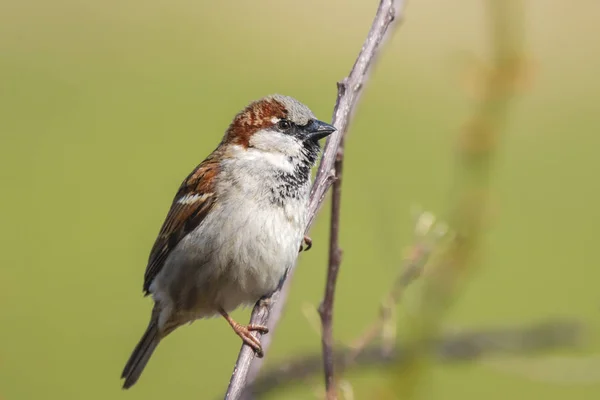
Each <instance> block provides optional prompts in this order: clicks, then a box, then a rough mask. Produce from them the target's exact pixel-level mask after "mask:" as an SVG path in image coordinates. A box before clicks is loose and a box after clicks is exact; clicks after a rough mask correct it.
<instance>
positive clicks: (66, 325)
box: [0, 0, 600, 400]
mask: <svg viewBox="0 0 600 400" xmlns="http://www.w3.org/2000/svg"><path fill="white" fill-rule="evenodd" d="M377 3H378V2H377V1H376V0H368V1H366V0H329V1H326V2H323V1H317V0H305V1H302V2H297V1H295V2H292V1H274V0H262V1H252V2H213V1H211V2H208V1H187V0H170V1H167V0H144V1H142V0H119V1H116V0H106V1H102V2H100V1H90V0H54V1H51V2H49V1H44V0H24V1H10V0H4V1H2V2H0V174H1V180H0V182H1V183H2V185H3V189H2V195H1V197H0V224H1V226H2V229H0V242H1V243H2V245H1V246H2V251H1V252H0V399H2V400H17V399H42V398H45V399H90V400H92V399H107V398H111V399H116V398H123V399H125V398H127V399H131V400H133V399H152V398H164V397H165V396H168V398H180V399H188V398H189V399H191V398H196V399H198V398H200V399H205V398H206V399H213V398H219V396H221V395H222V393H223V392H224V389H225V388H226V385H227V383H228V380H229V377H230V374H231V371H232V367H233V364H234V361H235V358H236V356H237V352H238V350H239V347H240V341H239V339H238V338H237V337H236V336H235V335H234V334H233V333H232V332H231V330H230V328H229V326H228V325H227V324H226V323H225V322H224V321H223V320H221V319H212V320H207V321H198V322H196V323H194V324H192V325H191V326H186V327H184V328H182V329H179V330H178V331H177V332H175V333H174V334H173V335H171V336H170V337H169V338H168V339H167V340H165V341H164V342H163V343H162V344H161V345H160V347H159V348H158V350H157V352H156V353H155V355H154V356H153V358H152V360H151V361H150V363H149V365H148V367H147V369H146V370H145V372H144V374H143V376H142V378H141V380H140V382H139V383H138V384H137V385H136V386H135V387H134V388H133V389H132V390H130V391H128V392H124V391H122V390H121V382H120V381H119V375H120V372H121V370H122V367H123V365H124V363H125V361H126V360H127V358H128V356H129V354H130V352H131V350H132V349H133V347H134V345H135V344H136V342H137V340H138V339H139V337H140V335H141V334H142V332H143V330H144V328H145V326H146V323H147V318H148V316H149V313H150V309H151V301H150V299H148V298H143V296H142V292H141V286H142V278H143V273H144V269H145V266H146V261H147V256H148V253H149V250H150V247H151V246H152V243H153V241H154V238H155V236H156V234H157V232H158V229H159V228H160V225H161V223H162V221H163V219H164V216H165V214H166V212H167V210H168V207H169V204H170V201H171V199H172V197H173V195H174V193H175V191H176V189H177V188H178V186H179V184H180V182H181V180H182V179H183V178H184V177H185V176H186V174H187V173H188V172H189V171H190V170H191V169H192V168H193V167H195V165H196V164H197V163H199V162H200V161H201V160H202V159H203V158H204V157H205V156H206V155H207V154H208V153H209V152H210V151H212V150H213V149H214V147H215V146H216V145H217V143H218V142H219V140H220V139H221V136H222V134H223V132H224V130H225V129H226V127H227V125H228V124H229V122H230V120H231V118H232V117H233V116H234V115H235V113H237V112H238V111H239V110H240V109H242V108H243V107H244V106H245V105H246V104H247V103H248V102H250V101H252V100H254V99H257V98H259V97H262V96H264V95H267V94H270V93H276V92H277V93H284V94H287V95H291V96H294V97H297V98H298V99H300V100H301V101H303V102H305V103H306V104H308V105H309V106H310V107H311V108H312V110H313V111H314V112H315V114H316V115H317V116H318V117H319V118H321V119H324V120H329V119H330V117H331V112H332V109H333V106H334V103H335V97H336V86H335V82H336V81H338V80H340V79H342V78H343V77H344V76H346V74H347V73H348V71H349V70H350V67H351V66H352V64H353V62H354V59H355V57H356V55H357V53H358V51H359V50H360V47H361V45H362V42H363V40H364V37H365V35H366V33H367V31H368V29H369V26H370V23H371V20H372V17H373V15H374V12H375V10H376V7H377ZM525 4H526V7H525V11H526V13H525V49H526V53H525V57H526V60H527V65H528V72H529V73H528V75H527V76H528V79H527V82H525V84H524V85H523V87H522V90H521V91H520V92H519V93H518V95H517V97H516V98H515V99H514V101H513V103H511V111H510V115H509V118H508V124H507V127H506V131H505V135H504V136H503V139H502V142H501V145H500V147H499V149H498V154H497V157H496V159H495V164H494V170H493V176H492V189H491V199H490V203H491V206H492V211H493V213H492V214H493V219H492V225H491V230H490V231H489V234H488V235H486V238H485V242H484V244H483V249H484V253H483V257H482V259H481V262H480V265H479V267H478V268H477V270H476V271H477V272H476V273H475V274H474V275H473V276H472V279H471V280H470V281H469V284H468V285H467V286H466V287H464V288H463V289H462V292H461V295H460V297H459V299H458V300H457V302H456V304H454V306H453V308H452V309H451V310H450V312H449V314H448V315H447V318H446V320H445V324H446V326H448V328H449V329H458V328H460V329H468V328H476V327H486V326H503V325H518V324H528V323H531V322H535V321H538V320H543V319H545V318H550V317H554V316H570V317H573V318H576V319H579V320H581V321H583V322H584V323H585V325H586V329H587V332H588V333H589V338H588V342H587V344H586V346H585V348H583V349H580V350H578V351H576V352H575V354H571V355H572V356H577V357H578V358H581V359H583V360H589V359H597V358H594V357H596V356H595V354H596V352H597V351H598V350H600V340H598V339H597V337H598V328H600V296H599V294H598V288H597V282H598V281H599V279H600V269H598V265H599V262H600V256H599V255H598V252H596V251H595V248H594V247H595V246H597V243H596V239H597V231H594V229H596V228H597V227H598V225H599V222H600V208H599V207H598V204H600V179H599V178H598V174H599V173H600V158H599V157H598V146H599V145H600V136H599V133H600V113H599V112H598V107H599V104H600V80H599V79H598V71H600V42H599V41H598V37H600V27H599V25H598V19H599V18H600V3H599V2H597V1H595V0H578V1H576V2H565V1H558V0H530V1H525ZM484 6H485V2H483V1H476V0H465V1H461V2H458V3H457V2H447V1H442V0H421V1H411V2H409V4H408V8H407V10H406V17H405V20H404V22H403V24H402V26H401V27H399V29H398V31H397V32H396V34H395V36H394V37H393V38H392V40H391V41H390V42H389V43H388V45H387V47H386V49H385V52H384V54H383V55H382V56H381V57H379V59H378V64H377V65H376V68H375V72H374V74H373V75H372V77H371V80H370V81H369V83H368V85H367V87H366V90H365V92H364V96H363V98H362V101H361V103H360V106H359V108H358V112H357V113H356V118H355V120H354V122H353V124H352V126H351V131H350V135H349V138H348V141H347V153H346V167H345V177H344V189H343V202H342V203H343V206H342V207H343V210H342V233H341V245H342V247H343V248H344V261H343V266H342V270H341V273H340V278H339V284H338V292H337V298H336V314H335V325H334V334H335V337H336V338H337V339H338V340H340V341H341V342H343V343H348V342H350V341H351V340H353V339H354V338H355V337H356V336H357V335H358V334H360V332H362V330H363V328H364V327H365V326H366V325H368V324H369V323H370V321H372V319H373V318H374V317H375V316H376V315H377V313H378V307H379V304H380V301H381V298H382V296H384V294H385V293H386V292H387V290H388V289H389V286H390V282H391V280H392V279H393V278H394V277H395V276H396V275H397V272H398V268H399V266H400V262H401V258H402V256H403V249H404V246H405V245H406V244H408V243H409V242H410V240H411V229H412V224H413V222H412V220H411V215H410V209H411V206H413V205H414V204H419V205H421V206H422V207H424V208H425V209H427V210H431V211H433V212H434V213H441V212H443V211H445V210H446V209H447V202H448V190H449V188H450V185H451V184H452V173H453V163H454V156H455V153H454V150H455V142H456V137H457V134H458V132H459V130H460V128H461V126H462V125H463V124H464V123H465V121H466V120H467V119H468V118H469V115H470V114H471V113H472V112H473V107H474V100H473V97H472V93H471V92H472V91H471V89H470V88H472V85H471V83H470V82H472V79H471V78H472V77H473V76H476V75H477V71H481V70H482V68H484V67H482V65H485V63H486V57H487V56H488V55H489V37H490V32H489V28H490V27H489V23H488V19H486V14H485V9H484ZM465 77H466V78H465ZM327 217H328V211H327V210H326V209H324V212H322V213H321V215H320V217H319V218H318V221H317V223H316V225H315V227H314V229H313V231H312V234H311V236H312V238H313V241H314V246H313V249H312V250H311V251H310V252H308V253H305V254H302V255H301V257H300V262H299V266H298V269H297V272H296V274H295V276H294V283H293V288H292V292H291V297H290V299H289V303H288V304H287V307H286V312H285V315H284V317H283V320H282V322H281V325H280V326H279V328H278V329H277V331H276V332H275V334H274V342H273V346H272V347H271V349H270V351H269V354H268V357H267V361H266V362H267V366H273V365H276V364H277V363H278V362H281V361H284V360H289V359H290V358H293V357H294V356H297V355H302V354H307V353H312V352H318V351H320V338H319V333H318V332H317V331H316V330H315V329H314V327H313V325H312V322H311V320H310V318H311V317H309V318H308V319H307V317H306V312H305V311H303V310H306V309H310V308H311V307H313V308H314V307H316V306H318V303H319V301H320V299H321V298H322V294H323V287H324V280H325V268H326V262H327V253H326V251H327V238H328V236H327V234H328V232H327V228H328V221H327ZM403 305H404V307H405V308H407V309H410V307H411V299H410V296H409V297H408V298H407V299H406V303H405V304H403ZM248 315H249V310H240V311H237V312H236V313H235V315H234V316H235V317H237V318H238V319H240V320H242V321H243V320H246V319H247V318H248ZM515 362H516V363H517V364H518V365H519V366H520V368H516V369H512V368H498V367H497V365H496V364H494V363H486V362H478V363H470V364H445V365H441V364H440V365H436V366H435V367H434V369H433V371H432V373H431V374H430V376H429V381H428V383H427V385H426V388H425V390H424V391H423V395H424V396H426V397H428V398H434V399H438V398H462V399H469V398H481V397H483V396H485V398H489V399H501V398H502V399H504V398H507V397H511V398H516V399H521V398H523V399H529V398H545V399H563V398H569V399H597V398H600V377H598V376H596V377H597V378H599V379H577V378H578V376H574V377H573V379H561V380H557V381H555V380H553V379H546V378H547V376H546V375H544V373H543V372H544V370H543V369H542V370H541V372H540V371H538V370H537V369H536V367H535V365H537V364H531V363H529V360H520V359H518V360H515ZM543 365H544V364H543ZM556 368H558V370H557V369H556ZM561 368H563V369H562V370H561ZM589 369H590V370H591V371H592V372H593V371H599V370H600V363H598V364H592V365H591V366H590V367H589ZM523 370H525V371H526V372H527V373H521V372H522V371H523ZM575 370H576V369H573V368H567V367H565V364H562V363H560V362H559V363H558V365H555V369H554V370H552V371H551V372H552V373H551V374H550V375H551V376H555V375H557V374H558V375H559V376H561V377H569V376H570V375H569V374H574V371H575ZM520 371H521V372H520ZM538 372H539V373H538ZM588 372H589V371H588ZM346 377H347V378H348V379H349V381H350V382H351V384H352V388H353V391H354V395H355V398H357V399H367V398H370V396H371V395H370V394H371V393H373V390H375V388H377V387H378V386H379V385H381V384H382V380H383V379H386V378H384V375H382V374H380V373H379V371H378V370H377V369H366V370H359V371H356V372H353V373H351V374H349V375H347V376H346ZM321 382H322V377H321V375H320V374H319V375H317V376H315V378H314V379H313V380H311V381H309V382H308V384H306V383H304V384H300V383H299V384H296V385H290V386H286V387H285V389H283V390H282V391H279V392H275V393H273V394H272V395H271V396H270V397H269V398H273V399H275V398H285V399H312V398H316V397H315V396H316V394H315V393H318V390H319V387H320V385H321Z"/></svg>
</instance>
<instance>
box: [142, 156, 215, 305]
mask: <svg viewBox="0 0 600 400" xmlns="http://www.w3.org/2000/svg"><path fill="white" fill-rule="evenodd" d="M216 158H217V157H215V153H213V154H211V155H210V156H209V157H208V158H207V159H206V160H204V161H203V162H202V163H201V164H200V165H198V167H196V169H195V170H194V171H192V173H191V174H190V175H189V176H188V177H187V178H186V179H185V180H184V181H183V183H182V184H181V186H180V187H179V190H178V191H177V194H176V195H175V198H174V199H173V204H172V205H171V209H170V210H169V212H168V214H167V217H166V219H165V222H164V223H163V225H162V228H161V229H160V232H159V234H158V237H157V238H156V241H155V242H154V246H153V247H152V250H151V251H150V257H149V259H148V266H147V267H146V273H145V275H144V292H145V293H146V294H148V293H149V289H150V285H151V284H152V281H153V280H154V278H155V277H156V275H158V273H159V272H160V271H161V269H162V268H163V266H164V264H165V261H166V259H167V257H168V256H169V254H170V253H171V251H172V250H173V249H174V248H175V246H177V244H178V243H179V241H180V240H181V239H183V238H184V237H185V236H186V235H187V234H188V233H190V232H191V231H193V230H194V229H195V228H196V227H197V226H198V225H200V223H201V222H202V221H203V220H204V218H205V217H206V215H207V214H208V212H209V211H210V209H211V208H212V206H213V205H214V204H215V199H216V194H215V191H214V186H215V185H214V183H215V182H214V180H215V176H216V175H217V173H218V170H219V163H218V161H217V160H216Z"/></svg>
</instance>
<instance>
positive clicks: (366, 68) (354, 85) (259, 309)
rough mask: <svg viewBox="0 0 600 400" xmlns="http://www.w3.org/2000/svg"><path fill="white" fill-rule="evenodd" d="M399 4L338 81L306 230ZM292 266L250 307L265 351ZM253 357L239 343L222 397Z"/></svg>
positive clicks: (384, 9)
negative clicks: (262, 330)
mask: <svg viewBox="0 0 600 400" xmlns="http://www.w3.org/2000/svg"><path fill="white" fill-rule="evenodd" d="M403 7H404V0H381V2H380V3H379V7H378V9H377V13H376V15H375V19H374V21H373V24H372V25H371V29H370V31H369V34H368V36H367V38H366V40H365V42H364V44H363V47H362V49H361V51H360V53H359V55H358V58H357V59H356V62H355V63H354V66H353V67H352V70H351V71H350V75H349V76H348V77H347V78H345V79H344V80H343V81H342V82H341V83H339V84H338V95H337V101H336V105H335V108H334V111H333V120H332V124H333V125H334V126H335V127H336V128H337V131H336V132H334V133H333V134H332V135H331V136H330V137H329V138H328V139H327V143H326V144H325V149H324V151H323V157H322V158H321V163H320V164H319V168H318V171H317V175H316V177H315V183H314V185H313V187H312V190H311V194H310V200H309V205H308V224H307V227H306V232H308V231H309V230H310V227H311V226H312V224H313V222H314V219H315V216H316V214H317V212H318V211H319V209H320V208H321V205H322V203H323V200H324V198H325V194H326V193H327V190H328V189H329V187H330V186H331V184H332V183H333V182H332V176H333V165H334V162H335V158H336V154H337V150H338V148H339V145H340V142H341V140H342V137H343V136H344V135H345V133H346V130H347V129H348V125H349V123H350V118H351V116H352V113H353V111H354V109H355V107H356V104H357V102H358V99H359V97H360V93H361V89H362V87H363V85H364V83H365V82H366V81H367V78H368V74H369V72H370V70H371V67H372V65H373V61H374V59H375V56H376V54H377V53H378V51H379V50H380V45H381V43H382V42H383V41H384V39H385V38H386V37H387V35H388V33H389V30H390V29H389V28H390V27H391V26H392V22H393V21H394V20H397V19H399V17H401V13H402V10H403ZM294 269H295V265H294V266H292V268H290V271H289V276H288V277H287V279H286V282H285V283H284V285H283V288H280V289H277V290H276V291H275V292H274V293H273V294H272V295H271V296H270V298H269V299H267V300H266V301H259V302H258V303H257V304H256V305H255V306H254V309H253V310H252V316H251V318H250V323H252V324H259V325H266V326H267V327H268V328H269V329H270V331H271V334H270V335H269V336H267V337H266V338H267V340H264V341H262V347H263V349H264V350H265V351H266V350H267V348H268V346H269V344H270V338H271V337H272V335H273V331H274V328H275V326H276V325H277V323H278V321H279V319H280V316H281V312H282V310H283V305H284V303H285V300H286V298H287V293H288V291H289V287H290V282H291V277H292V275H293V272H294ZM255 334H256V337H257V338H259V339H260V337H261V336H262V335H260V334H259V333H258V332H255ZM253 360H254V352H253V351H252V349H250V347H248V346H246V345H242V348H241V350H240V353H239V355H238V359H237V361H236V364H235V368H234V370H233V374H232V376H231V380H230V381H229V387H228V388H227V393H226V395H225V399H228V400H237V399H239V398H240V396H241V395H242V392H243V390H244V386H245V385H246V381H247V379H248V377H249V378H250V379H254V378H255V377H256V376H257V374H258V370H259V369H260V363H257V362H256V361H255V362H254V363H252V361H253ZM251 365H254V366H253V368H252V371H250V368H251Z"/></svg>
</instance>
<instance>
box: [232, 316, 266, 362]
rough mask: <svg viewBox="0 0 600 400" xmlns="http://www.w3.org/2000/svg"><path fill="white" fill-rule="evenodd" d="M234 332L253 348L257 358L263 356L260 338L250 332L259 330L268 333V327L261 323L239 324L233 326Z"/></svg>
mask: <svg viewBox="0 0 600 400" xmlns="http://www.w3.org/2000/svg"><path fill="white" fill-rule="evenodd" d="M234 331H235V333H236V334H237V335H238V336H239V337H240V338H242V341H243V342H244V343H246V344H247V345H248V346H250V347H251V348H252V350H254V353H256V356H257V357H258V358H262V357H263V356H264V353H263V349H262V346H261V344H260V340H258V339H257V338H256V337H254V336H253V335H252V332H260V333H262V334H265V333H268V332H269V328H267V327H266V326H262V325H253V324H250V325H246V326H244V325H239V326H237V327H235V328H234Z"/></svg>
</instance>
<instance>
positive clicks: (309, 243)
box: [299, 236, 312, 252]
mask: <svg viewBox="0 0 600 400" xmlns="http://www.w3.org/2000/svg"><path fill="white" fill-rule="evenodd" d="M304 244H306V248H304ZM311 247H312V239H311V238H310V237H308V236H304V239H302V243H300V251H302V250H304V251H308V250H310V248H311ZM300 251H299V252H300Z"/></svg>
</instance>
